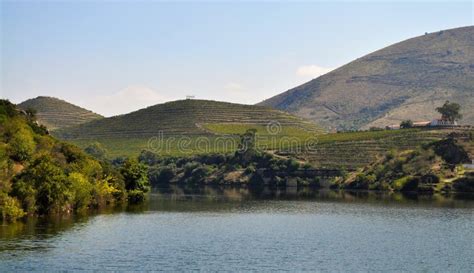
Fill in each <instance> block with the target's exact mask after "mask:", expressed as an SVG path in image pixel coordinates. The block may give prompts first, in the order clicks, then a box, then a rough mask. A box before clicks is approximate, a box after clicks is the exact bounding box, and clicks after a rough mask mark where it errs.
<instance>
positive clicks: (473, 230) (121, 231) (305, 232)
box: [0, 187, 474, 272]
mask: <svg viewBox="0 0 474 273" xmlns="http://www.w3.org/2000/svg"><path fill="white" fill-rule="evenodd" d="M51 270H54V271H60V270H71V271H74V270H88V271H94V270H96V271H103V270H117V271H121V270H124V271H131V270H139V271H142V270H163V271H190V270H201V271H259V272H264V271H319V272H339V271H345V272H355V271H364V272H366V271H372V272H381V271H383V272H402V271H412V272H414V271H416V272H472V270H474V199H473V198H472V196H457V197H443V196H431V197H430V196H420V195H408V196H407V195H401V194H386V193H373V192H372V193H370V192H355V193H348V192H333V191H313V190H309V189H305V190H300V191H298V190H296V189H284V190H270V189H259V190H252V191H249V190H248V189H241V188H211V187H207V188H199V189H186V188H180V187H171V188H167V189H160V190H154V191H153V192H152V193H151V194H150V196H149V199H148V201H147V202H146V203H145V204H144V205H142V206H136V207H129V208H122V209H115V210H109V211H103V212H101V213H97V214H95V215H89V216H67V217H66V216H63V217H48V218H30V219H27V220H25V221H20V222H17V223H14V224H9V225H6V224H4V225H2V226H1V227H0V271H1V272H11V271H51Z"/></svg>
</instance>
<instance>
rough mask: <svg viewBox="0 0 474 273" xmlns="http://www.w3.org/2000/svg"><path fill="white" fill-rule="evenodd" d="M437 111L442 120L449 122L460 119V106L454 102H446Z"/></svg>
mask: <svg viewBox="0 0 474 273" xmlns="http://www.w3.org/2000/svg"><path fill="white" fill-rule="evenodd" d="M436 111H438V112H439V113H440V114H441V116H442V118H443V119H447V120H449V121H451V122H454V121H456V120H460V119H462V115H461V105H459V104H458V103H455V102H449V101H446V102H445V103H444V104H443V106H441V107H437V108H436Z"/></svg>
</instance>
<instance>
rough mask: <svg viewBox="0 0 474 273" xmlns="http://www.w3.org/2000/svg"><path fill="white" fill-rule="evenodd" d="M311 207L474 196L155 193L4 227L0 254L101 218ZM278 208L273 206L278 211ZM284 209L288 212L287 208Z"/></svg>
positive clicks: (182, 189) (238, 190)
mask: <svg viewBox="0 0 474 273" xmlns="http://www.w3.org/2000/svg"><path fill="white" fill-rule="evenodd" d="M268 201H271V202H279V201H296V202H298V201H307V202H308V201H309V202H319V203H348V204H351V205H352V204H353V205H358V204H359V205H370V206H377V207H380V206H384V207H427V208H437V207H440V208H441V207H442V208H474V196H473V195H472V194H462V195H460V194H457V195H454V194H452V195H441V194H435V195H420V194H402V193H387V192H367V191H332V190H316V189H311V188H299V189H298V188H295V187H292V188H273V189H272V188H242V187H215V186H206V187H187V186H177V185H170V186H168V187H164V188H156V189H153V191H152V192H151V193H150V194H149V198H148V201H147V202H146V203H145V204H142V205H135V206H128V207H119V208H113V209H108V210H104V211H95V212H91V213H89V214H87V215H64V216H50V217H41V218H36V217H30V218H27V219H25V220H23V221H18V222H16V223H10V224H6V223H3V224H2V225H0V252H4V251H9V250H13V249H15V250H18V249H21V250H23V251H29V250H38V249H43V250H47V249H48V248H50V247H51V246H50V245H49V243H50V239H52V238H54V237H57V236H60V235H61V234H63V233H64V232H69V231H74V230H78V229H81V228H82V227H83V226H86V225H87V224H88V222H89V221H91V220H92V219H93V218H94V217H95V216H97V215H99V214H100V215H103V214H115V213H132V214H135V213H138V214H140V213H146V212H151V211H153V212H157V211H158V212H159V211H162V212H236V211H256V210H258V209H259V207H265V208H267V207H268V204H267V203H266V202H268ZM274 206H275V205H274ZM285 206H288V204H287V203H285Z"/></svg>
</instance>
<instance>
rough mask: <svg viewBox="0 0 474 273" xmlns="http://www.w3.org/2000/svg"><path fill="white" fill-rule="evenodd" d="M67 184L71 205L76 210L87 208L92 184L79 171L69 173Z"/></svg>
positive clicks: (90, 198)
mask: <svg viewBox="0 0 474 273" xmlns="http://www.w3.org/2000/svg"><path fill="white" fill-rule="evenodd" d="M67 184H68V186H69V191H70V193H71V199H72V202H73V206H74V208H75V209H77V210H82V209H85V208H88V207H89V205H90V203H91V201H92V189H93V185H92V184H91V183H90V182H89V181H88V180H87V178H85V177H84V175H82V174H81V173H70V174H69V176H68V178H67Z"/></svg>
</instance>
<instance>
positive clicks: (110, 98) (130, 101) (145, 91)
mask: <svg viewBox="0 0 474 273" xmlns="http://www.w3.org/2000/svg"><path fill="white" fill-rule="evenodd" d="M170 99H171V98H167V97H165V96H163V95H161V94H160V93H158V92H157V91H156V90H154V89H152V88H150V87H147V86H142V85H132V86H128V87H126V88H124V89H122V90H120V91H118V92H117V93H114V94H112V95H106V96H94V97H92V101H90V102H88V103H87V105H89V107H90V109H91V110H93V111H97V112H98V113H100V114H103V115H105V116H113V115H118V114H125V113H129V112H132V111H136V110H139V109H141V108H144V107H147V106H151V105H155V104H158V103H163V102H166V101H169V100H170Z"/></svg>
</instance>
